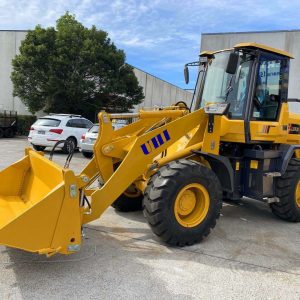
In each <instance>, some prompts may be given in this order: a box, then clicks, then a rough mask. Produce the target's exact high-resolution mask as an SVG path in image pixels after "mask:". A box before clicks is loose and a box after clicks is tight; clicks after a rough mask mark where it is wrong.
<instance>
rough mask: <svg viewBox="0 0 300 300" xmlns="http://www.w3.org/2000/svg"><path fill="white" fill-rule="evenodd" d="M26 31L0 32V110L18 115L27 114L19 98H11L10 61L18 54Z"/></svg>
mask: <svg viewBox="0 0 300 300" xmlns="http://www.w3.org/2000/svg"><path fill="white" fill-rule="evenodd" d="M25 36H26V31H0V110H3V109H5V110H16V111H18V112H19V113H20V114H29V112H28V111H27V110H26V107H25V106H24V105H23V103H22V102H21V101H20V99H19V98H17V97H13V94H12V92H13V85H12V82H11V80H10V74H11V71H12V65H11V61H12V59H13V58H14V57H15V55H16V54H18V53H19V47H20V45H21V41H22V40H23V39H24V38H25Z"/></svg>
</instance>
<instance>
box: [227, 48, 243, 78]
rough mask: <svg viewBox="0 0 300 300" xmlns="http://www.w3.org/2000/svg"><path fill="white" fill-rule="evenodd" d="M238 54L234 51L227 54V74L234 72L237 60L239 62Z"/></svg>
mask: <svg viewBox="0 0 300 300" xmlns="http://www.w3.org/2000/svg"><path fill="white" fill-rule="evenodd" d="M239 57H240V56H239V55H238V53H236V52H231V53H230V55H229V59H228V63H227V67H226V73H228V74H232V75H233V74H235V72H236V69H237V66H238V62H239Z"/></svg>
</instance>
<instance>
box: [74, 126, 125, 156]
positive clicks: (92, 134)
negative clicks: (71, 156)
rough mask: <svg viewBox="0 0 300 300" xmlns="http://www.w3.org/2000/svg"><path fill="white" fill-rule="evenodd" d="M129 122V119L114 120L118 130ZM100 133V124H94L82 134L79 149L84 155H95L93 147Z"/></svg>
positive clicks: (115, 128) (115, 127)
mask: <svg viewBox="0 0 300 300" xmlns="http://www.w3.org/2000/svg"><path fill="white" fill-rule="evenodd" d="M127 124H128V122H127V120H113V122H112V125H113V128H114V130H118V129H120V128H122V127H124V126H126V125H127ZM98 134H99V124H94V126H93V127H91V128H90V129H89V131H87V132H86V133H85V134H83V135H82V136H81V140H80V142H79V149H80V151H81V153H82V155H83V156H84V157H87V158H91V157H92V156H93V147H94V144H95V141H96V139H97V137H98Z"/></svg>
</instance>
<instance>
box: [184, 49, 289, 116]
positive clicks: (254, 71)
mask: <svg viewBox="0 0 300 300" xmlns="http://www.w3.org/2000/svg"><path fill="white" fill-rule="evenodd" d="M290 58H292V56H291V55H290V54H289V53H287V52H285V51H280V50H277V49H274V48H270V47H267V46H264V45H259V44H256V43H243V44H238V45H236V46H235V47H234V48H233V49H228V50H222V51H218V52H203V53H201V54H200V60H199V63H198V66H199V75H198V79H197V84H196V88H195V92H194V97H193V102H192V103H193V105H194V107H193V108H194V110H197V109H199V108H202V107H205V106H207V105H211V104H217V103H228V104H229V109H228V112H227V117H228V118H230V119H242V120H248V121H250V120H256V121H276V120H277V119H278V116H279V111H280V107H281V105H280V104H281V102H283V101H287V92H288V74H289V61H290ZM188 65H189V64H187V66H188ZM194 65H195V63H194ZM185 73H186V71H185Z"/></svg>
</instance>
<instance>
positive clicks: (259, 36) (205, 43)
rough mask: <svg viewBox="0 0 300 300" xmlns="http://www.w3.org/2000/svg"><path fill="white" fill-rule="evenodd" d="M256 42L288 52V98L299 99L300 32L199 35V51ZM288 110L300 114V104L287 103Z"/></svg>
mask: <svg viewBox="0 0 300 300" xmlns="http://www.w3.org/2000/svg"><path fill="white" fill-rule="evenodd" d="M243 42H256V43H259V44H265V45H267V46H271V47H274V48H278V49H281V50H285V51H288V52H290V53H291V54H292V55H293V56H294V58H295V59H292V60H291V66H290V80H289V95H288V97H289V98H298V99H300V30H293V31H270V32H241V33H212V34H202V35H201V51H205V50H207V51H209V50H211V51H214V50H220V49H226V48H231V47H233V46H234V45H236V44H238V43H243ZM289 106H290V110H291V111H293V112H296V113H300V103H289Z"/></svg>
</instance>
